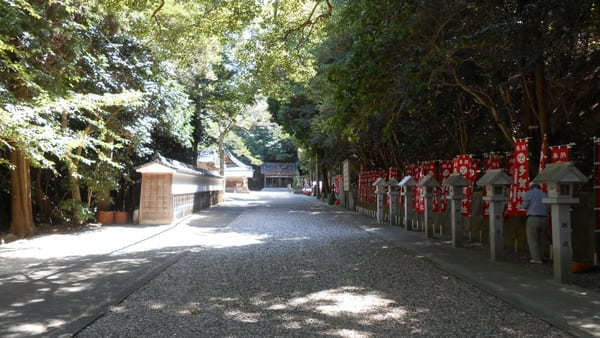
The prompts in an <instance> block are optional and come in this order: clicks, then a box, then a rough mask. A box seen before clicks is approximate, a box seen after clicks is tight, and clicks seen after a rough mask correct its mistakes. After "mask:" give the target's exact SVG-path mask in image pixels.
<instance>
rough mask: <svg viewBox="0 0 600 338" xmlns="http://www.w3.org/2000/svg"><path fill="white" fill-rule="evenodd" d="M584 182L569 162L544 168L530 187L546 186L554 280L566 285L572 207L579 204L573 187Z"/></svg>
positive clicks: (569, 255)
mask: <svg viewBox="0 0 600 338" xmlns="http://www.w3.org/2000/svg"><path fill="white" fill-rule="evenodd" d="M584 182H587V177H586V176H585V175H584V174H583V173H581V171H579V170H578V169H577V168H575V166H574V165H573V163H572V162H557V163H552V164H549V165H548V166H546V169H544V170H543V171H542V172H541V173H540V174H539V175H538V176H537V177H536V178H535V179H534V180H533V183H538V184H539V183H546V184H547V186H548V198H544V199H543V200H542V202H543V203H545V204H550V210H551V215H552V261H553V263H552V264H553V270H554V280H556V281H557V282H559V283H568V282H569V281H570V279H571V269H572V260H573V248H572V246H571V205H572V204H577V203H579V199H578V198H576V197H574V196H573V195H574V193H573V192H574V184H575V183H584Z"/></svg>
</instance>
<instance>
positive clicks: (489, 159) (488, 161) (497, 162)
mask: <svg viewBox="0 0 600 338" xmlns="http://www.w3.org/2000/svg"><path fill="white" fill-rule="evenodd" d="M484 163H485V167H484V169H485V171H488V170H491V169H500V168H502V157H501V156H499V155H494V154H486V155H485V160H484ZM482 196H487V191H486V189H483V193H482ZM482 209H483V211H482V212H483V217H485V218H489V217H490V204H489V203H488V202H486V201H483V204H482Z"/></svg>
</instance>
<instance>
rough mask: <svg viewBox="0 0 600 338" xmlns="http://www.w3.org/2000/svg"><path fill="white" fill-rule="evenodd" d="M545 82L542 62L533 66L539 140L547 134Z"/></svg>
mask: <svg viewBox="0 0 600 338" xmlns="http://www.w3.org/2000/svg"><path fill="white" fill-rule="evenodd" d="M545 82H546V79H545V76H544V62H543V60H542V61H539V62H538V63H537V64H536V65H535V96H536V99H537V106H538V115H539V120H540V121H539V122H540V140H541V139H543V138H544V135H547V134H548V110H547V109H546V99H545V97H544V96H545V95H544V86H545Z"/></svg>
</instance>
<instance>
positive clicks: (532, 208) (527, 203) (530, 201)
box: [523, 188, 548, 216]
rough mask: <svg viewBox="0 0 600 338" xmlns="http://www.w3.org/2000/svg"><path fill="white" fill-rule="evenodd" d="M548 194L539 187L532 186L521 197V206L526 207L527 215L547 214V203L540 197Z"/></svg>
mask: <svg viewBox="0 0 600 338" xmlns="http://www.w3.org/2000/svg"><path fill="white" fill-rule="evenodd" d="M546 197H548V195H547V194H546V193H545V192H543V191H542V190H541V189H538V188H532V189H531V190H529V191H528V192H527V193H526V194H525V196H524V197H523V207H524V208H527V216H548V205H547V204H544V203H542V199H543V198H546Z"/></svg>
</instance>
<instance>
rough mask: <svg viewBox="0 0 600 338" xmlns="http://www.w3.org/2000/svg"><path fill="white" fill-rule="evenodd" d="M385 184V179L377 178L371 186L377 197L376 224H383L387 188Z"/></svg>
mask: <svg viewBox="0 0 600 338" xmlns="http://www.w3.org/2000/svg"><path fill="white" fill-rule="evenodd" d="M387 185H388V184H387V182H386V181H385V178H382V177H379V178H378V179H377V180H375V182H373V186H374V187H375V194H376V195H377V222H383V215H384V207H385V199H384V196H385V193H386V190H387V189H386V188H387Z"/></svg>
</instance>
